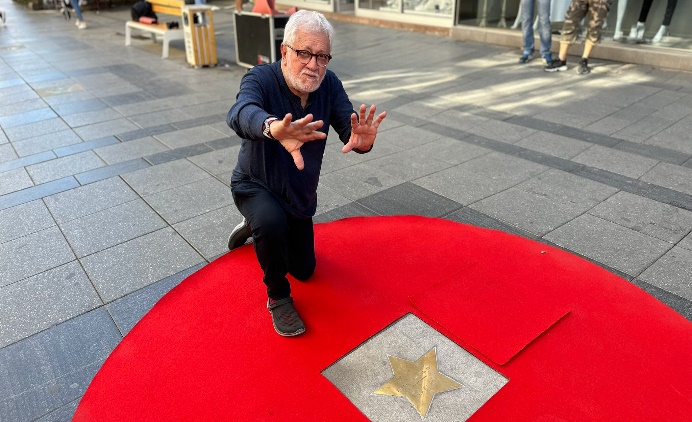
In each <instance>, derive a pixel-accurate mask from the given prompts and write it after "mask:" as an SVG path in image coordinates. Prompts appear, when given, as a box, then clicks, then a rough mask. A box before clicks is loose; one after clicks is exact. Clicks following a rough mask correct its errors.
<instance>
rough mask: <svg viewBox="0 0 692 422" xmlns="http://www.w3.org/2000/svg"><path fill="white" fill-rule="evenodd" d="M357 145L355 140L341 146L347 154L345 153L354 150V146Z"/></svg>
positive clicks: (342, 150)
mask: <svg viewBox="0 0 692 422" xmlns="http://www.w3.org/2000/svg"><path fill="white" fill-rule="evenodd" d="M355 147H356V146H355V144H354V143H353V142H351V141H349V142H348V143H347V144H346V145H344V147H343V148H341V152H343V153H344V154H345V153H347V152H349V151H351V150H353V148H355Z"/></svg>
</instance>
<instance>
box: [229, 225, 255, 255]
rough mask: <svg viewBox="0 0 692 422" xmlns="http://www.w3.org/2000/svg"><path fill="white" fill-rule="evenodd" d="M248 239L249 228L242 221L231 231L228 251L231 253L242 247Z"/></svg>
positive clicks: (249, 235)
mask: <svg viewBox="0 0 692 422" xmlns="http://www.w3.org/2000/svg"><path fill="white" fill-rule="evenodd" d="M250 237H252V231H251V230H250V226H249V225H248V224H247V223H246V222H245V220H243V222H242V223H240V224H238V225H237V226H235V228H234V229H233V231H231V235H230V236H228V250H229V251H232V250H233V249H236V248H239V247H241V246H243V245H244V244H245V243H247V241H248V239H250ZM241 241H242V242H241Z"/></svg>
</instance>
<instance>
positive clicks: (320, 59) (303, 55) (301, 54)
mask: <svg viewBox="0 0 692 422" xmlns="http://www.w3.org/2000/svg"><path fill="white" fill-rule="evenodd" d="M284 45H285V46H286V47H288V48H290V49H291V50H293V51H295V53H296V55H297V56H298V60H299V61H300V62H301V63H303V64H308V63H310V60H312V58H313V57H314V58H315V61H317V66H319V67H325V66H327V64H328V63H329V61H330V60H331V59H332V56H331V55H330V54H313V53H311V52H309V51H307V50H296V49H295V48H293V47H291V46H290V45H288V44H284Z"/></svg>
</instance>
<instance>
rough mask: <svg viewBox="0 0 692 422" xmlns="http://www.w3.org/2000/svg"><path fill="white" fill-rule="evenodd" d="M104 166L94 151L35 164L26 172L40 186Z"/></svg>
mask: <svg viewBox="0 0 692 422" xmlns="http://www.w3.org/2000/svg"><path fill="white" fill-rule="evenodd" d="M103 166H105V164H104V162H103V160H101V159H100V158H99V157H98V156H97V155H96V154H94V153H93V152H92V151H85V152H81V153H79V154H74V155H68V156H66V157H60V158H56V159H53V160H50V161H45V162H42V163H38V164H33V165H30V166H28V167H27V168H26V170H27V172H29V175H30V176H31V178H32V179H33V180H34V182H35V183H36V184H40V183H45V182H50V181H53V180H57V179H61V178H63V177H65V176H71V175H73V174H75V173H81V172H84V171H88V170H93V169H95V168H98V167H103Z"/></svg>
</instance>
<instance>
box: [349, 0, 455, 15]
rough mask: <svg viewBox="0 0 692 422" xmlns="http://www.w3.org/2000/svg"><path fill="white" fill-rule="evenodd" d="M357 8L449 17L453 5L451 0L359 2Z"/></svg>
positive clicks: (379, 0) (368, 0) (376, 0)
mask: <svg viewBox="0 0 692 422" xmlns="http://www.w3.org/2000/svg"><path fill="white" fill-rule="evenodd" d="M358 7H360V8H362V9H372V10H381V11H388V12H396V13H412V14H418V15H426V16H446V17H450V16H452V12H453V8H454V3H453V0H360V2H359V3H358Z"/></svg>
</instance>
